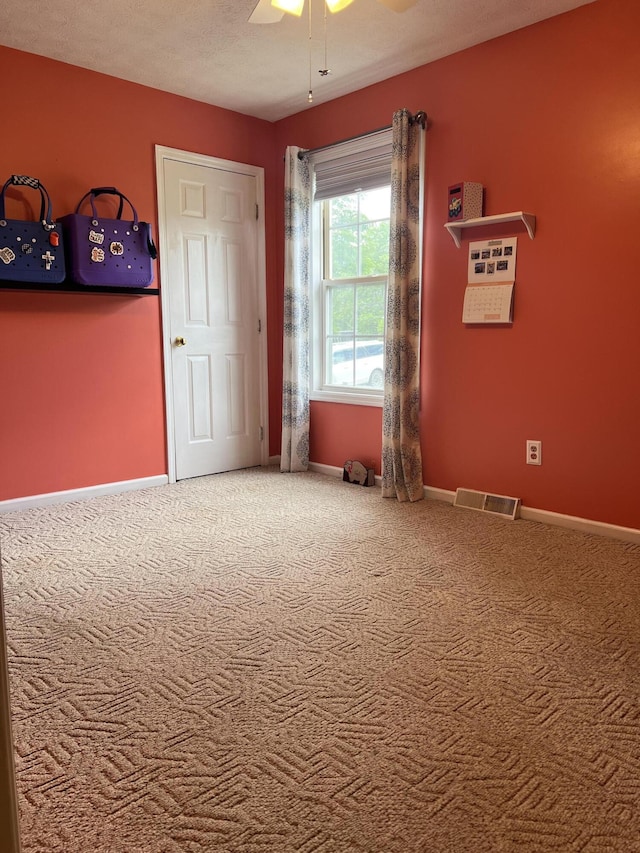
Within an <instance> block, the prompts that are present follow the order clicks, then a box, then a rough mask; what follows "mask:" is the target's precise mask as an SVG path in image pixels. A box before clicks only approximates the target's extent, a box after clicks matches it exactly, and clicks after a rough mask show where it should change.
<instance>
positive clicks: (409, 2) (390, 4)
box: [378, 0, 417, 12]
mask: <svg viewBox="0 0 640 853" xmlns="http://www.w3.org/2000/svg"><path fill="white" fill-rule="evenodd" d="M416 2H417V0H378V3H382V5H383V6H386V7H387V9H391V11H392V12H406V11H407V9H410V8H411V7H412V6H415V5H416Z"/></svg>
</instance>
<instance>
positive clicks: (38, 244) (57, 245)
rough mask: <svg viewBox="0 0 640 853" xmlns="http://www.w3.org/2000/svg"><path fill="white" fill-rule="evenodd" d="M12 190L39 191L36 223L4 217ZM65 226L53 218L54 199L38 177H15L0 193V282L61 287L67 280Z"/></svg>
mask: <svg viewBox="0 0 640 853" xmlns="http://www.w3.org/2000/svg"><path fill="white" fill-rule="evenodd" d="M9 187H28V188H30V189H34V190H38V191H39V192H40V219H39V220H38V221H37V222H33V221H31V220H23V219H6V218H5V193H6V191H7V189H8V188H9ZM65 274H66V273H65V263H64V243H63V240H62V227H61V226H60V224H59V223H57V222H54V221H53V219H52V217H51V199H50V198H49V194H48V192H47V191H46V190H45V188H44V187H43V186H42V184H41V183H40V181H39V180H38V179H37V178H31V177H29V176H28V175H12V176H11V177H10V178H9V180H8V181H7V182H6V183H5V185H4V186H3V187H2V192H1V193H0V280H2V281H15V282H17V283H24V284H26V283H36V284H61V283H62V282H63V281H64V278H65Z"/></svg>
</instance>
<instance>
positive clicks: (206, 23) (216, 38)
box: [0, 0, 594, 121]
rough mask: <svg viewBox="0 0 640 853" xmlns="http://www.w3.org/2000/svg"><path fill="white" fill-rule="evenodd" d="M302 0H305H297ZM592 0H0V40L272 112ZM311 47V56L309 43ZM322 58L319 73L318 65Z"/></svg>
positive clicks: (213, 100)
mask: <svg viewBox="0 0 640 853" xmlns="http://www.w3.org/2000/svg"><path fill="white" fill-rule="evenodd" d="M309 2H311V0H307V3H309ZM590 2H594V0H417V3H416V5H415V6H414V7H413V8H411V9H409V10H408V11H406V12H404V13H402V14H397V13H395V12H391V11H390V10H389V9H387V8H385V7H384V6H382V5H381V4H380V3H377V2H376V0H355V2H354V3H353V4H352V5H351V6H349V7H348V8H347V9H345V10H343V11H342V12H340V13H338V14H336V15H329V16H328V21H327V61H326V63H325V40H324V33H323V28H324V23H323V17H324V16H323V5H324V4H323V3H322V2H321V0H313V6H312V13H313V14H312V30H311V33H312V38H311V39H309V21H308V17H307V14H306V12H305V14H304V15H303V17H302V18H294V17H292V16H290V15H285V16H284V18H283V20H282V21H281V22H279V23H276V24H265V25H256V24H250V23H248V18H249V16H250V15H251V12H252V11H253V8H254V6H255V4H256V0H106V2H104V0H103V2H99V0H55V2H43V0H2V3H1V4H0V44H3V45H6V46H7V47H14V48H18V49H19V50H25V51H28V52H30V53H36V54H41V55H43V56H48V57H51V58H53V59H59V60H62V61H64V62H69V63H71V64H73V65H79V66H82V67H83V68H90V69H93V70H95V71H101V72H103V73H105V74H111V75H113V76H115V77H121V78H123V79H125V80H132V81H135V82H137V83H143V84H145V85H147V86H153V87H155V88H157V89H163V90H165V91H167V92H173V93H176V94H179V95H186V96H187V97H190V98H194V99H196V100H199V101H204V102H206V103H209V104H217V105H219V106H221V107H226V108H228V109H233V110H236V111H237V112H242V113H246V114H249V115H253V116H257V117H259V118H264V119H268V120H269V121H275V120H277V119H280V118H283V117H284V116H287V115H291V114H293V113H296V112H299V111H301V110H303V109H306V108H307V107H308V106H309V104H308V102H307V91H308V89H309V79H310V76H311V81H312V88H313V103H314V104H319V103H323V102H325V101H329V100H331V99H332V98H336V97H338V96H340V95H345V94H347V93H349V92H353V91H355V90H356V89H360V88H362V87H363V86H367V85H369V84H371V83H376V82H378V81H380V80H384V79H385V78H387V77H391V76H393V75H394V74H399V73H400V72H402V71H407V70H409V69H410V68H415V67H417V66H419V65H423V64H425V63H426V62H430V61H432V60H434V59H438V58H439V57H442V56H446V55H448V54H450V53H455V52H456V51H458V50H462V49H463V48H465V47H470V46H471V45H473V44H478V43H480V42H483V41H486V40H487V39H490V38H494V37H495V36H499V35H502V34H504V33H507V32H510V31H512V30H516V29H519V28H521V27H524V26H527V25H528V24H532V23H534V22H536V21H540V20H543V19H544V18H549V17H552V16H553V15H557V14H560V13H561V12H566V11H568V10H570V9H575V8H576V7H578V6H584V5H586V4H587V3H590ZM310 47H311V63H310V62H309V48H310ZM325 67H328V68H329V69H331V74H329V75H327V76H324V77H323V76H321V75H320V74H319V73H318V71H319V69H322V68H325Z"/></svg>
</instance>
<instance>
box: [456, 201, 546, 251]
mask: <svg viewBox="0 0 640 853" xmlns="http://www.w3.org/2000/svg"><path fill="white" fill-rule="evenodd" d="M503 222H524V225H525V228H526V229H527V233H528V234H529V237H531V239H532V240H533V238H534V236H535V233H536V218H535V216H534V215H533V213H523V211H521V210H519V211H516V212H515V213H498V214H497V215H496V216H479V217H478V218H477V219H465V220H464V221H462V222H445V224H444V227H445V228H446V229H447V231H448V232H449V234H451V237H452V238H453V242H454V243H455V244H456V246H457V247H458V248H460V246H461V240H462V230H463V229H464V228H481V227H482V226H483V225H500V224H501V223H503Z"/></svg>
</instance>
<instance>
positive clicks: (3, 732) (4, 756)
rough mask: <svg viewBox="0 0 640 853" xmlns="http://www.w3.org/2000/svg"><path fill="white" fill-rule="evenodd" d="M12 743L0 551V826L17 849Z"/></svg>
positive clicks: (10, 852)
mask: <svg viewBox="0 0 640 853" xmlns="http://www.w3.org/2000/svg"><path fill="white" fill-rule="evenodd" d="M13 750H14V743H13V737H12V733H11V701H10V698H9V672H8V666H7V636H6V632H5V623H4V596H3V593H2V555H0V826H2V827H3V828H4V832H5V835H4V837H3V839H2V844H3V845H5V844H6V847H5V846H3V847H2V849H3V851H6V853H20V829H19V826H18V795H17V792H16V770H15V763H14V760H13Z"/></svg>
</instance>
